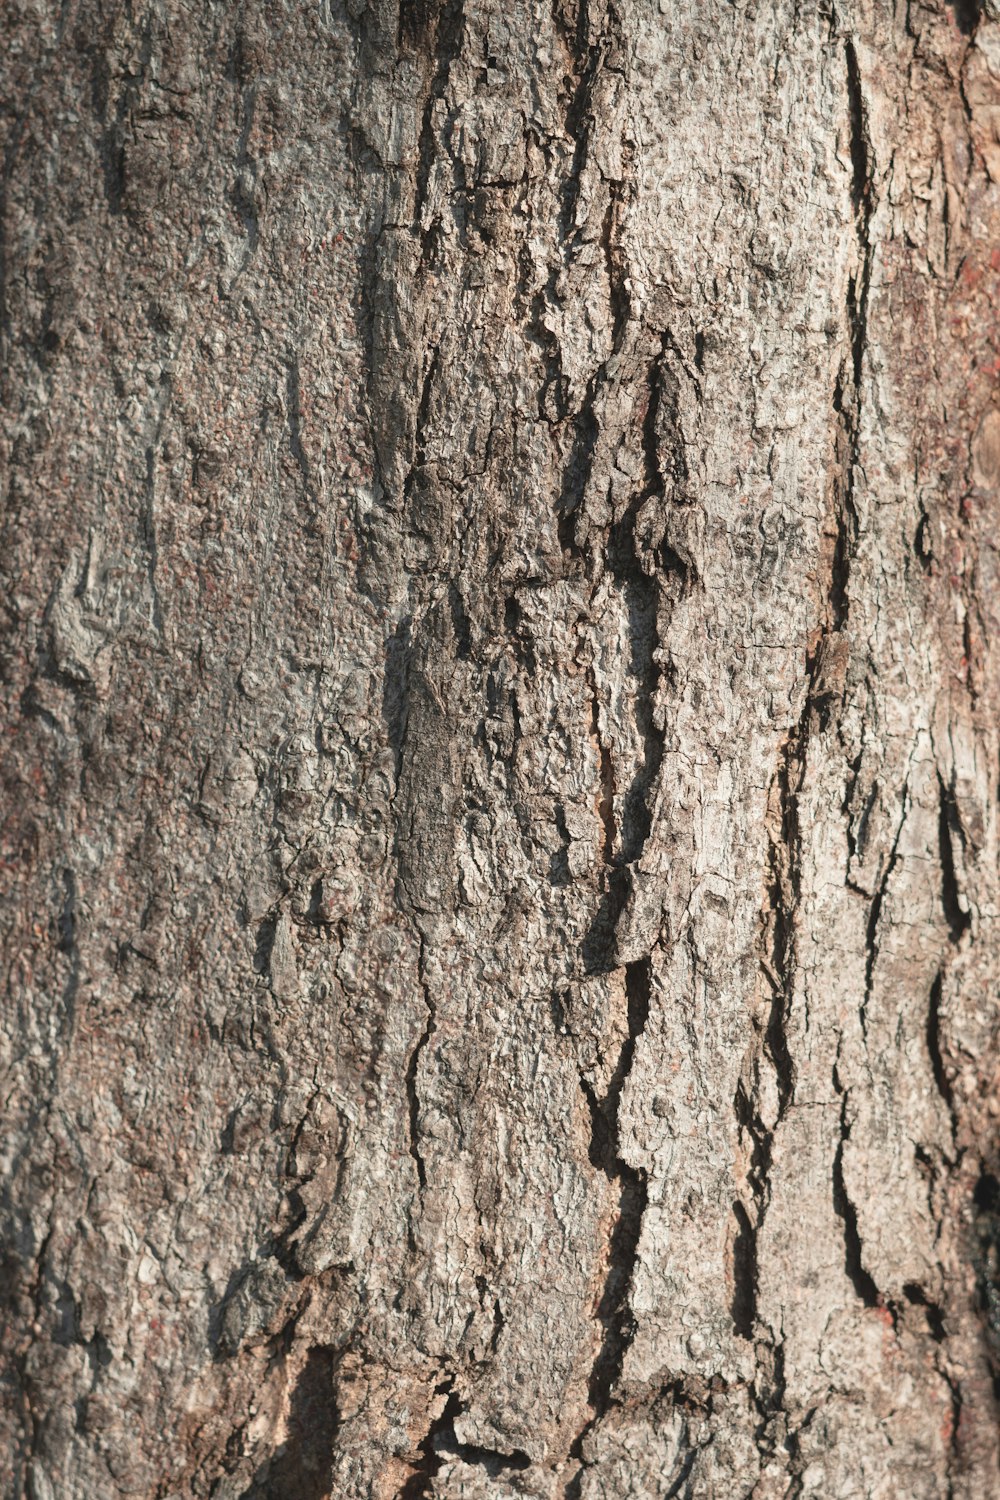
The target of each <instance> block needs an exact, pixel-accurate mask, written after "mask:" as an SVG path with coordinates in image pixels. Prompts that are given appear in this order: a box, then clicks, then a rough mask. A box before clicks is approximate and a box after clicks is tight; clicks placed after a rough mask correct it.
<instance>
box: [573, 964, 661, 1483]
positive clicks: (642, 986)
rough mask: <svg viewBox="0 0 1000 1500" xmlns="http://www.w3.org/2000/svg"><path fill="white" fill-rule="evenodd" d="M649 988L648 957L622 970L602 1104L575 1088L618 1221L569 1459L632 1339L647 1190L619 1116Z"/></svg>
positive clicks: (607, 1399) (577, 1479) (599, 1412)
mask: <svg viewBox="0 0 1000 1500" xmlns="http://www.w3.org/2000/svg"><path fill="white" fill-rule="evenodd" d="M651 987H652V961H651V960H650V959H648V958H644V959H640V960H637V961H636V962H635V963H631V964H628V965H627V966H626V969H625V994H626V1003H627V1010H628V1036H627V1037H626V1039H625V1041H624V1042H623V1044H622V1048H621V1051H620V1053H619V1055H618V1063H617V1066H616V1067H615V1070H614V1073H613V1074H612V1076H611V1080H610V1082H609V1084H608V1090H607V1093H606V1094H605V1096H604V1098H603V1099H598V1098H597V1096H596V1094H595V1093H594V1090H593V1088H592V1087H591V1085H590V1084H589V1082H588V1081H587V1080H586V1079H585V1078H581V1080H580V1082H581V1087H582V1089H583V1092H584V1095H585V1097H586V1100H587V1104H588V1107H589V1109H590V1118H591V1143H590V1160H591V1162H592V1163H593V1165H594V1166H596V1167H598V1168H599V1169H600V1170H601V1171H602V1172H603V1173H604V1175H605V1176H606V1177H607V1179H608V1181H609V1182H615V1183H617V1184H618V1185H619V1190H620V1191H619V1199H618V1216H617V1219H616V1221H615V1224H614V1227H613V1229H612V1231H611V1239H610V1244H609V1246H608V1270H607V1275H606V1277H605V1282H604V1289H603V1291H602V1293H601V1298H600V1301H599V1302H598V1305H597V1312H596V1317H597V1319H598V1321H599V1322H600V1324H601V1326H602V1329H603V1337H602V1339H601V1345H600V1348H599V1349H598V1352H597V1357H596V1358H595V1360H594V1363H593V1366H592V1367H591V1372H590V1380H589V1384H588V1391H587V1395H588V1400H589V1402H590V1405H591V1407H592V1409H593V1412H594V1416H593V1418H592V1419H591V1420H590V1422H588V1423H587V1425H586V1427H585V1428H584V1429H583V1431H582V1432H581V1433H580V1434H579V1436H578V1437H577V1439H576V1441H575V1442H574V1444H573V1446H572V1448H571V1449H570V1457H571V1458H576V1459H580V1458H581V1457H582V1450H583V1442H584V1440H585V1438H586V1437H587V1435H588V1433H589V1432H591V1431H592V1429H593V1427H594V1426H595V1425H596V1423H597V1422H598V1421H599V1420H600V1418H601V1417H602V1416H603V1415H604V1413H605V1412H606V1411H607V1410H608V1408H609V1406H610V1405H611V1404H612V1400H613V1396H614V1389H615V1385H616V1384H617V1381H618V1379H619V1377H620V1375H621V1371H622V1366H623V1364H624V1360H625V1355H626V1353H627V1352H628V1349H629V1346H630V1345H631V1343H632V1339H633V1337H634V1336H635V1322H634V1319H633V1317H632V1313H631V1310H630V1308H629V1292H630V1290H631V1286H632V1278H633V1275H634V1273H635V1265H636V1256H637V1253H638V1248H639V1237H640V1234H641V1232H642V1220H643V1215H644V1213H645V1211H646V1204H647V1199H648V1190H647V1184H646V1174H645V1172H644V1171H643V1170H641V1169H640V1168H637V1167H633V1166H631V1165H630V1164H629V1163H628V1162H627V1161H626V1160H625V1159H624V1157H622V1155H621V1154H620V1153H621V1141H620V1120H619V1111H620V1103H621V1095H622V1089H623V1088H624V1085H625V1082H626V1079H627V1078H628V1076H629V1073H630V1072H631V1069H632V1063H633V1059H634V1056H635V1048H636V1043H637V1042H638V1039H639V1037H640V1036H641V1035H642V1033H643V1031H644V1030H645V1027H646V1022H647V1020H648V1019H649V1006H650V998H651ZM581 1482H582V1470H581V1471H578V1472H577V1474H576V1475H575V1476H574V1478H573V1479H572V1480H570V1483H569V1484H568V1486H567V1488H566V1496H567V1500H573V1496H574V1495H578V1494H579V1492H580V1484H581Z"/></svg>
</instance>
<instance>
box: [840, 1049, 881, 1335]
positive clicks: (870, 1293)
mask: <svg viewBox="0 0 1000 1500" xmlns="http://www.w3.org/2000/svg"><path fill="white" fill-rule="evenodd" d="M834 1085H835V1087H836V1088H837V1089H838V1091H839V1092H840V1095H841V1098H840V1140H839V1141H838V1142H837V1150H836V1154H835V1155H834V1158H833V1207H834V1212H835V1213H836V1215H837V1217H838V1218H839V1219H840V1221H841V1223H842V1224H843V1226H844V1270H845V1271H846V1273H847V1277H848V1280H849V1281H850V1283H851V1285H852V1286H853V1288H854V1290H855V1292H856V1293H857V1295H858V1297H859V1298H860V1299H861V1301H862V1302H863V1303H864V1305H865V1307H880V1306H881V1305H882V1297H881V1295H880V1293H879V1289H878V1287H877V1286H876V1285H875V1282H874V1280H873V1278H872V1276H871V1275H870V1274H869V1272H868V1271H867V1270H866V1269H865V1265H864V1261H863V1259H862V1246H861V1233H860V1230H859V1228H858V1213H857V1209H856V1208H855V1206H854V1204H853V1203H852V1202H851V1199H850V1197H849V1195H848V1192H847V1187H846V1184H845V1182H844V1147H845V1145H846V1144H847V1142H848V1140H849V1139H850V1135H851V1127H850V1125H849V1124H848V1120H847V1103H848V1098H849V1090H846V1089H843V1088H842V1086H841V1084H840V1082H839V1079H838V1078H837V1076H836V1074H834Z"/></svg>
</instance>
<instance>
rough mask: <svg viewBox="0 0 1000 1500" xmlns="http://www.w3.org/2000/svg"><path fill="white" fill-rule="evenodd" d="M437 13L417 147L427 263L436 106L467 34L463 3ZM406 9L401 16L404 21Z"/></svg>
mask: <svg viewBox="0 0 1000 1500" xmlns="http://www.w3.org/2000/svg"><path fill="white" fill-rule="evenodd" d="M428 9H429V10H430V9H433V10H434V11H435V12H436V15H435V17H434V21H435V24H434V36H433V39H432V41H431V42H430V44H429V46H428V53H429V55H430V56H433V57H434V58H435V59H436V68H435V71H434V77H433V80H432V82H431V86H430V89H429V90H428V93H427V99H426V102H425V104H424V113H423V118H422V120H421V124H420V140H419V143H418V147H417V171H416V181H415V183H414V193H413V229H414V233H415V234H417V235H419V237H420V243H421V252H422V256H423V260H424V262H425V263H426V262H428V261H429V260H430V259H431V257H432V254H433V249H434V239H435V234H434V226H433V225H429V226H428V227H427V228H426V229H425V230H421V227H420V220H421V218H422V217H423V210H424V206H425V204H426V202H427V195H428V192H429V189H430V179H431V170H432V168H433V166H434V161H435V157H436V155H437V139H436V137H435V132H434V106H435V104H437V103H438V101H439V100H441V99H443V98H444V96H445V92H446V90H447V88H448V80H449V78H450V76H451V69H452V65H453V64H454V63H455V62H456V61H457V59H458V57H459V54H460V53H461V50H462V37H463V33H464V30H465V5H464V0H446V3H444V4H439V5H435V6H433V7H428ZM402 12H403V8H401V11H400V16H401V18H402Z"/></svg>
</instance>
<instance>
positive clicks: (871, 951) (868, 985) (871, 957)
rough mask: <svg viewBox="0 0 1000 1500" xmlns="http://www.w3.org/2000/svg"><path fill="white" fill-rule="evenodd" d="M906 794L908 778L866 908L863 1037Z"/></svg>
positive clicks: (862, 1002)
mask: <svg viewBox="0 0 1000 1500" xmlns="http://www.w3.org/2000/svg"><path fill="white" fill-rule="evenodd" d="M908 796H909V778H907V780H906V781H905V782H904V783H903V796H902V811H901V813H900V817H899V826H898V827H897V829H896V836H895V838H894V839H893V841H892V848H891V849H890V850H889V858H888V859H887V860H886V866H885V870H884V872H883V874H882V878H881V880H880V881H879V884H878V890H877V891H876V892H875V895H874V896H873V897H872V903H871V906H870V907H869V908H868V923H867V925H866V927H865V993H864V997H863V999H862V1001H861V1004H860V1005H859V1007H858V1018H859V1020H860V1022H861V1031H862V1034H863V1035H864V1036H865V1037H867V1036H868V1009H869V1005H870V1003H871V997H872V990H873V988H874V984H875V965H876V963H877V962H878V952H879V937H878V927H879V921H880V919H881V916H882V905H883V903H884V901H885V897H886V892H887V891H888V889H889V881H890V880H891V879H892V874H893V871H894V870H895V868H896V865H897V864H898V862H899V841H900V839H901V838H902V836H903V827H904V825H905V823H906V814H907V798H908Z"/></svg>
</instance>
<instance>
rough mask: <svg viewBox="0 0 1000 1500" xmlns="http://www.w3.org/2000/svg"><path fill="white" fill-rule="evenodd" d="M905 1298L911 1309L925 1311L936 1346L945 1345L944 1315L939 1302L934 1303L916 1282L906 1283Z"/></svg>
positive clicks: (904, 1288)
mask: <svg viewBox="0 0 1000 1500" xmlns="http://www.w3.org/2000/svg"><path fill="white" fill-rule="evenodd" d="M903 1296H904V1297H905V1298H906V1300H907V1302H909V1303H910V1305H911V1307H922V1308H923V1309H924V1316H925V1317H926V1319H927V1327H928V1328H929V1330H930V1335H931V1338H932V1339H933V1340H934V1342H935V1343H936V1344H941V1343H943V1342H944V1338H945V1328H944V1313H943V1312H942V1311H941V1307H940V1305H939V1304H938V1303H937V1302H932V1301H931V1299H930V1298H929V1297H928V1295H927V1293H926V1292H925V1291H924V1289H923V1287H922V1286H918V1284H917V1283H916V1282H915V1281H907V1282H906V1283H905V1285H904V1287H903Z"/></svg>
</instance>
